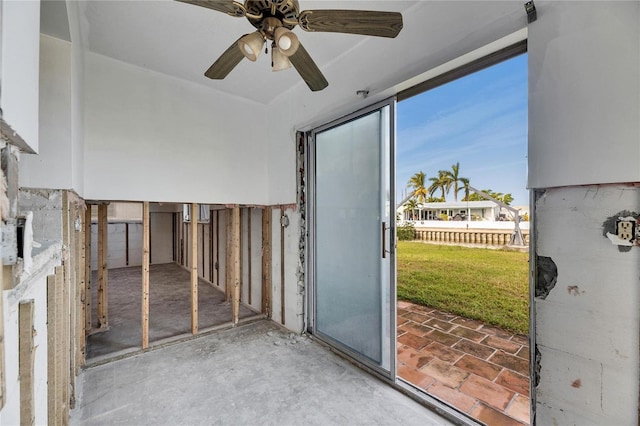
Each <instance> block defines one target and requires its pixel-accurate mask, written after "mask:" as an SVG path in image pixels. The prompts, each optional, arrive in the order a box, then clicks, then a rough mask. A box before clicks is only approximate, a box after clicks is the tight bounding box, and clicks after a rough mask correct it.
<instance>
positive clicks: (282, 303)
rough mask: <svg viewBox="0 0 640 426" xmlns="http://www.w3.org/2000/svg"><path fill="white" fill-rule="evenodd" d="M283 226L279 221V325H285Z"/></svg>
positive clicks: (282, 212) (281, 213)
mask: <svg viewBox="0 0 640 426" xmlns="http://www.w3.org/2000/svg"><path fill="white" fill-rule="evenodd" d="M284 215H285V213H284V208H283V209H281V210H280V218H281V219H282V218H283V217H284ZM284 282H285V280H284V225H283V221H282V220H280V323H281V324H283V325H284V323H285V316H284V313H285V292H284V291H285V286H284Z"/></svg>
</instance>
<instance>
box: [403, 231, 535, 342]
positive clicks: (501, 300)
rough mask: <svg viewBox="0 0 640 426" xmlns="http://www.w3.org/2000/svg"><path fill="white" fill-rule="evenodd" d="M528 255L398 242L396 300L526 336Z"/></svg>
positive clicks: (527, 331) (527, 327)
mask: <svg viewBox="0 0 640 426" xmlns="http://www.w3.org/2000/svg"><path fill="white" fill-rule="evenodd" d="M528 271H529V254H528V253H521V252H515V251H506V250H489V249H476V248H466V247H457V246H445V245H435V244H424V243H419V242H407V241H398V299H399V300H407V301H410V302H414V303H419V304H421V305H425V306H430V307H433V308H437V309H440V310H442V311H446V312H450V313H453V314H456V315H460V316H463V317H465V318H472V319H477V320H480V321H482V322H484V323H486V324H491V325H495V326H498V327H502V328H506V329H508V330H511V331H513V332H516V333H522V334H528V333H529V279H528V276H529V272H528Z"/></svg>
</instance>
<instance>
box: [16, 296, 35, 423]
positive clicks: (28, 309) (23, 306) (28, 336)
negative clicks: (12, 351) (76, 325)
mask: <svg viewBox="0 0 640 426" xmlns="http://www.w3.org/2000/svg"><path fill="white" fill-rule="evenodd" d="M34 305H35V303H34V301H33V300H26V301H22V302H20V304H19V308H18V330H19V341H18V346H19V364H18V365H19V367H18V369H19V374H20V424H21V425H27V426H31V425H33V424H35V401H34V371H33V367H34V362H35V350H36V348H35V347H34V346H33V337H34V333H35V328H34V317H33V316H34Z"/></svg>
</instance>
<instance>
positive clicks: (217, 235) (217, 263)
mask: <svg viewBox="0 0 640 426" xmlns="http://www.w3.org/2000/svg"><path fill="white" fill-rule="evenodd" d="M215 268H216V285H217V286H218V287H220V210H216V264H215Z"/></svg>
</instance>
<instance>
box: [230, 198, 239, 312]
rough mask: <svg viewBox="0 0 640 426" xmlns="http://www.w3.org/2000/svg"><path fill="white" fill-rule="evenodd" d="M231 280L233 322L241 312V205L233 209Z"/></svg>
mask: <svg viewBox="0 0 640 426" xmlns="http://www.w3.org/2000/svg"><path fill="white" fill-rule="evenodd" d="M230 243H231V250H230V256H231V264H230V265H231V268H230V269H231V271H230V272H231V274H230V275H231V282H232V286H233V305H232V312H233V323H234V324H237V323H238V317H239V313H240V288H241V285H240V277H241V270H240V207H238V206H235V207H234V208H233V209H231V238H230Z"/></svg>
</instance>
